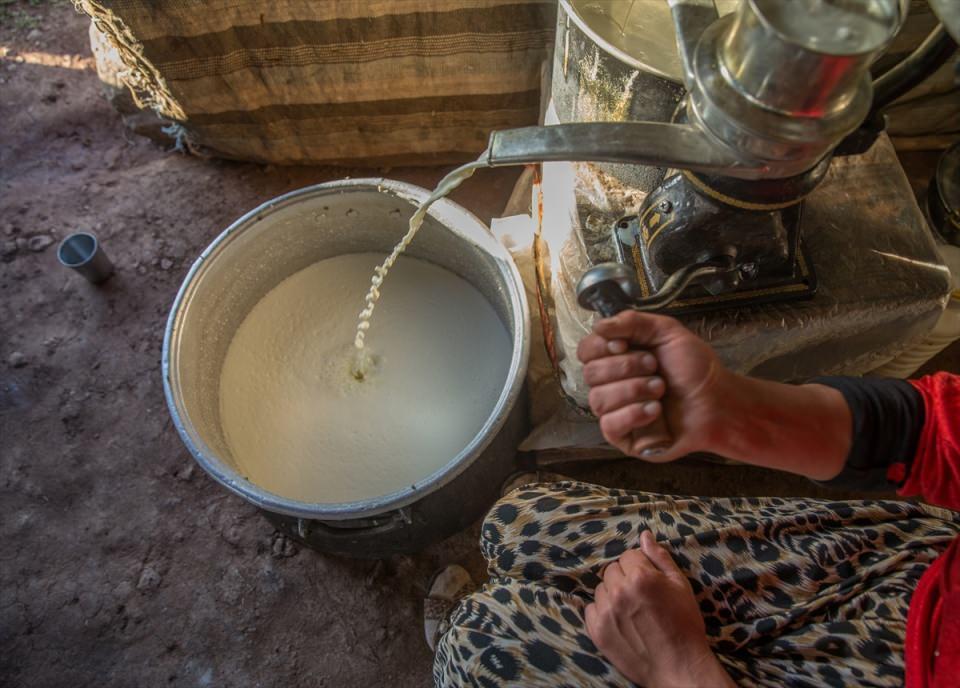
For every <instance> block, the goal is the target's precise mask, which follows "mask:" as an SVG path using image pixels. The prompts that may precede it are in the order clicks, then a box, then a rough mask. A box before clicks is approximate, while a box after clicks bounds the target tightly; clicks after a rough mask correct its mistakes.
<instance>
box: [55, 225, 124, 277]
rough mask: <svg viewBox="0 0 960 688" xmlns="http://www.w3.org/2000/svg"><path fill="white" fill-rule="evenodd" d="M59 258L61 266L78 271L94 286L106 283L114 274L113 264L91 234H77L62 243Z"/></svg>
mask: <svg viewBox="0 0 960 688" xmlns="http://www.w3.org/2000/svg"><path fill="white" fill-rule="evenodd" d="M57 258H58V259H59V260H60V264H61V265H64V266H66V267H68V268H71V269H73V270H76V271H77V272H79V273H80V274H81V275H83V277H84V278H85V279H86V280H87V281H89V282H91V283H92V284H100V283H102V282H105V281H106V280H107V279H108V278H109V277H110V275H112V274H113V263H111V262H110V259H109V258H107V254H106V253H104V252H103V248H102V247H101V246H100V242H99V241H97V237H95V236H94V235H93V234H90V233H89V232H76V233H75V234H71V235H70V236H68V237H67V238H66V239H64V240H63V241H61V242H60V248H58V249H57Z"/></svg>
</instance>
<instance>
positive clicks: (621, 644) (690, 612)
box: [586, 531, 735, 688]
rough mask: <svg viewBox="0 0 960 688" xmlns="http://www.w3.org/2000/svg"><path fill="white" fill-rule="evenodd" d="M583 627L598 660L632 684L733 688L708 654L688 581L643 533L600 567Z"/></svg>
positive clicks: (647, 533)
mask: <svg viewBox="0 0 960 688" xmlns="http://www.w3.org/2000/svg"><path fill="white" fill-rule="evenodd" d="M586 622H587V632H588V633H589V634H590V638H591V639H592V640H593V642H594V644H595V645H596V646H597V648H598V649H599V650H600V651H601V652H602V653H603V655H604V657H606V658H607V659H608V660H609V661H610V663H611V664H613V665H614V666H615V667H616V668H617V669H619V670H620V672H621V673H622V674H623V675H624V676H626V677H627V678H628V679H630V680H631V681H633V682H634V683H636V684H638V685H641V686H645V687H646V688H681V687H683V688H687V687H697V688H699V687H701V686H703V687H707V686H709V688H726V687H727V686H731V687H732V686H734V685H735V684H734V683H733V681H732V680H731V678H730V676H729V674H727V673H726V671H724V669H723V667H722V666H721V664H720V662H719V661H718V660H717V657H716V655H714V654H713V651H712V650H711V649H710V645H709V643H708V642H707V635H706V631H705V628H704V624H703V617H702V616H701V614H700V609H699V606H698V605H697V601H696V598H695V597H694V595H693V589H692V588H691V587H690V582H689V581H688V580H687V579H686V577H685V576H684V575H683V572H682V571H681V570H680V569H679V567H678V566H677V565H676V564H675V563H674V561H673V559H672V558H671V557H670V554H669V553H668V552H667V550H665V549H664V548H663V547H661V546H660V545H658V544H657V542H656V540H655V539H654V537H653V534H652V533H651V532H650V531H644V532H643V533H642V534H641V536H640V547H639V548H638V549H633V550H629V551H627V552H625V553H624V554H623V555H622V556H621V557H620V558H619V559H618V560H617V561H615V562H613V563H611V564H609V565H608V566H607V568H606V570H605V571H604V572H603V582H602V583H600V585H598V586H597V590H596V593H595V597H594V602H593V603H592V604H590V605H587V608H586Z"/></svg>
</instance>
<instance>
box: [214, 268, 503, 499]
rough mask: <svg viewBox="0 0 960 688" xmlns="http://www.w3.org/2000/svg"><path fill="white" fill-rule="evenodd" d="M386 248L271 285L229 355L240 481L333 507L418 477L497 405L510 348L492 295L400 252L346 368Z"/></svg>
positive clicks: (228, 427) (228, 400)
mask: <svg viewBox="0 0 960 688" xmlns="http://www.w3.org/2000/svg"><path fill="white" fill-rule="evenodd" d="M382 259H383V254H374V253H363V254H352V255H345V256H338V257H335V258H330V259H327V260H323V261H320V262H318V263H315V264H314V265H311V266H309V267H307V268H305V269H303V270H301V271H300V272H297V273H296V274H294V275H291V276H290V277H288V278H287V279H286V280H284V281H283V282H281V283H280V284H279V285H277V286H276V287H275V288H274V289H273V290H271V291H270V292H269V293H268V294H267V295H266V296H264V297H263V299H261V300H260V302H259V303H258V304H257V305H256V306H255V307H254V308H253V310H252V311H251V312H250V313H249V315H247V317H246V319H245V320H244V321H243V323H242V324H241V326H240V327H239V329H238V330H237V332H236V334H235V335H234V338H233V341H232V342H231V344H230V347H229V349H228V351H227V356H226V360H225V361H224V365H223V370H222V372H221V379H220V415H221V421H222V424H223V427H224V431H225V434H226V439H227V444H228V446H229V448H230V450H231V452H232V454H233V458H234V461H235V462H236V464H237V466H238V468H239V469H240V471H241V473H243V474H244V475H246V476H247V477H248V478H249V479H250V480H251V481H252V482H254V483H256V484H257V485H260V486H262V487H264V488H266V489H267V490H269V491H271V492H273V493H275V494H278V495H281V496H283V497H287V498H292V499H299V500H303V501H306V502H317V503H319V502H323V503H336V502H348V501H355V500H361V499H367V498H373V497H378V496H382V495H385V494H388V493H390V492H393V491H395V490H398V489H401V488H403V487H409V486H410V485H413V484H416V483H417V482H418V481H421V480H423V479H424V478H426V477H427V476H429V475H430V474H431V473H433V472H434V471H435V470H437V469H438V468H440V467H441V466H443V465H444V464H446V463H447V462H448V461H450V460H451V459H452V458H453V457H454V456H456V455H457V454H458V453H459V452H460V451H461V450H462V449H463V448H464V447H465V446H466V445H467V444H468V443H469V442H470V440H471V439H472V438H473V437H474V436H475V435H476V434H477V432H478V431H479V430H480V428H481V427H482V425H483V423H484V422H485V421H486V419H487V417H488V416H489V415H490V412H491V411H492V410H493V408H494V406H495V404H496V401H497V399H498V397H499V395H500V393H501V391H502V389H503V386H504V384H505V381H506V377H507V370H508V368H509V365H510V356H511V342H510V338H509V335H508V332H507V330H506V328H505V327H504V325H503V323H502V322H501V321H500V319H499V318H498V317H497V314H496V313H495V312H494V310H493V307H492V306H491V305H490V304H489V303H488V302H487V300H486V299H485V298H484V297H483V296H482V295H481V294H480V293H479V292H478V291H477V290H476V289H475V288H474V287H473V286H471V285H470V284H468V283H467V282H466V281H465V280H463V279H461V278H460V277H457V276H456V275H454V274H453V273H451V272H449V271H447V270H444V269H442V268H439V267H437V266H435V265H432V264H430V263H427V262H425V261H421V260H418V259H415V258H408V257H401V258H400V259H399V260H398V261H397V262H396V265H395V266H394V267H393V270H392V271H391V277H390V288H389V289H387V290H386V291H385V292H384V293H383V295H382V297H381V299H380V300H381V303H382V307H381V308H380V309H378V315H377V318H376V320H374V321H373V323H372V327H371V329H370V334H371V338H372V343H373V345H374V346H373V347H371V346H370V345H368V346H367V351H368V355H369V356H370V359H371V361H372V364H371V365H368V367H367V370H366V371H365V379H364V380H363V381H362V382H361V381H358V380H356V379H355V378H354V377H353V375H352V373H351V369H352V366H353V363H354V361H355V356H356V349H355V348H354V346H353V335H354V333H355V328H356V324H357V320H356V315H355V312H354V311H353V309H352V308H350V307H349V304H351V303H355V302H356V300H357V298H358V296H359V295H360V294H363V293H364V291H365V289H366V287H367V286H368V285H369V278H370V273H371V270H373V268H374V266H375V265H377V264H378V263H379V262H380V261H381V260H382Z"/></svg>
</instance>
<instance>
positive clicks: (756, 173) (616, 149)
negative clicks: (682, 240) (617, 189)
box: [487, 122, 767, 179]
mask: <svg viewBox="0 0 960 688" xmlns="http://www.w3.org/2000/svg"><path fill="white" fill-rule="evenodd" d="M557 161H592V162H614V163H627V164H636V165H649V166H652V167H672V168H677V169H685V170H693V171H695V172H706V173H709V174H721V173H722V174H723V175H726V176H730V177H743V178H746V179H756V178H759V177H762V176H763V175H764V173H765V172H766V171H767V170H766V167H764V166H763V165H761V164H758V163H753V162H752V161H745V160H743V159H741V158H739V157H737V156H736V155H735V154H734V153H733V152H732V151H731V150H729V149H728V148H725V147H723V146H722V145H720V144H719V143H716V142H715V140H714V139H713V138H712V137H710V135H709V134H706V133H705V132H704V131H702V130H701V129H699V128H697V127H694V126H689V125H684V124H668V123H665V122H589V123H586V122H578V123H571V124H557V125H553V126H547V127H522V128H520V129H505V130H502V131H495V132H493V133H492V134H491V135H490V144H489V146H488V148H487V164H489V165H490V166H491V167H500V166H503V165H529V164H532V163H537V162H557Z"/></svg>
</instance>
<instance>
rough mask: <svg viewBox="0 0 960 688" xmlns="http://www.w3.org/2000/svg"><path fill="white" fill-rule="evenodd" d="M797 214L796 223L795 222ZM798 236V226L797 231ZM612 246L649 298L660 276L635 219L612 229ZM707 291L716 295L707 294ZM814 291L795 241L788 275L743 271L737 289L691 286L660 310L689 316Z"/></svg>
mask: <svg viewBox="0 0 960 688" xmlns="http://www.w3.org/2000/svg"><path fill="white" fill-rule="evenodd" d="M799 220H800V218H799V214H798V216H797V219H796V221H797V222H798V223H799ZM797 232H798V234H799V227H798V228H797ZM613 244H614V248H615V250H616V254H617V259H618V260H619V261H620V262H621V263H625V264H626V265H628V266H630V267H631V268H632V269H633V270H634V271H635V272H636V276H637V282H639V284H640V291H641V292H642V298H649V297H650V296H652V295H653V294H654V293H655V292H656V290H657V287H658V286H659V282H660V281H661V280H662V278H663V275H662V273H660V272H659V271H658V270H657V269H656V267H655V266H653V264H652V261H651V260H650V257H649V256H648V255H647V252H646V249H647V246H648V245H649V242H647V241H645V240H644V237H643V228H642V227H641V224H640V222H639V221H638V218H637V216H635V215H634V216H629V217H624V218H621V219H620V220H619V221H618V222H617V223H616V224H615V226H614V229H613ZM711 288H712V289H713V291H715V292H716V293H712V292H711ZM816 291H817V275H816V272H815V271H814V267H813V262H812V261H811V260H810V256H809V254H808V252H807V248H806V245H805V243H804V241H803V238H802V237H800V238H799V241H798V250H797V252H796V261H795V263H794V266H793V270H792V272H791V273H790V274H779V275H771V276H768V277H762V276H759V275H752V274H750V270H749V269H747V270H745V271H744V274H743V275H742V279H741V281H740V283H739V285H738V286H736V287H734V288H731V287H730V286H729V285H721V284H717V285H709V284H707V285H700V284H692V285H690V287H688V288H687V289H686V291H685V292H684V293H683V295H682V296H680V298H678V299H676V300H675V301H674V302H673V303H671V304H670V305H669V306H667V307H666V308H664V309H663V311H662V312H663V313H666V314H669V315H679V314H692V313H700V312H708V311H711V310H719V309H723V308H730V307H731V306H738V307H746V306H751V305H760V304H767V303H776V302H782V301H796V300H801V299H809V298H811V297H812V296H813V295H814V294H815V293H816Z"/></svg>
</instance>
